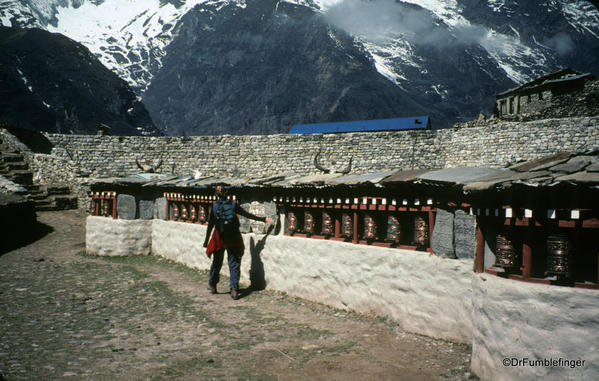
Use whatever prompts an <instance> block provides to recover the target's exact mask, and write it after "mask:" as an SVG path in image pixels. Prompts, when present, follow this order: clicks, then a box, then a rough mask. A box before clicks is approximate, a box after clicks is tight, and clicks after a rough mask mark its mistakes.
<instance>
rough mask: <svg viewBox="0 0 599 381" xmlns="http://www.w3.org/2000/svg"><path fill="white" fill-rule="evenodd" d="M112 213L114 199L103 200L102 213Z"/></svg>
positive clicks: (104, 214) (108, 214)
mask: <svg viewBox="0 0 599 381" xmlns="http://www.w3.org/2000/svg"><path fill="white" fill-rule="evenodd" d="M111 214H112V200H102V215H103V216H104V217H108V216H110V215H111Z"/></svg>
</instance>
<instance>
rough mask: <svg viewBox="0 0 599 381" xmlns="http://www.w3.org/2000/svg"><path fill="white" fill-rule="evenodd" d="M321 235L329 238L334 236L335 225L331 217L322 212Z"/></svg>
mask: <svg viewBox="0 0 599 381" xmlns="http://www.w3.org/2000/svg"><path fill="white" fill-rule="evenodd" d="M321 231H322V235H324V236H325V237H330V236H332V235H333V234H335V224H334V223H333V217H332V216H331V214H330V213H328V212H322V230H321Z"/></svg>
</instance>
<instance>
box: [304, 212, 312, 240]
mask: <svg viewBox="0 0 599 381" xmlns="http://www.w3.org/2000/svg"><path fill="white" fill-rule="evenodd" d="M304 233H305V234H307V235H312V234H314V216H313V215H312V212H310V211H307V210H306V211H305V212H304Z"/></svg>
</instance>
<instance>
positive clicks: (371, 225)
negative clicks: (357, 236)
mask: <svg viewBox="0 0 599 381" xmlns="http://www.w3.org/2000/svg"><path fill="white" fill-rule="evenodd" d="M364 239H365V240H366V241H374V240H375V239H376V221H375V220H374V218H372V216H371V215H369V214H365V215H364Z"/></svg>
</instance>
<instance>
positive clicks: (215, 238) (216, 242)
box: [206, 229, 225, 258]
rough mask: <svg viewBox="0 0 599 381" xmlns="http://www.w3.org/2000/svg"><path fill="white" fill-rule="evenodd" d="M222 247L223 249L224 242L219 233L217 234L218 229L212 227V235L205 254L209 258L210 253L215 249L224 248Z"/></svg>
mask: <svg viewBox="0 0 599 381" xmlns="http://www.w3.org/2000/svg"><path fill="white" fill-rule="evenodd" d="M224 249H225V243H224V242H223V240H222V239H221V238H220V235H219V234H218V230H216V229H214V233H213V234H212V237H211V238H210V242H208V246H207V247H206V255H207V256H208V258H210V256H211V255H212V253H214V252H215V251H219V250H224Z"/></svg>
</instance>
